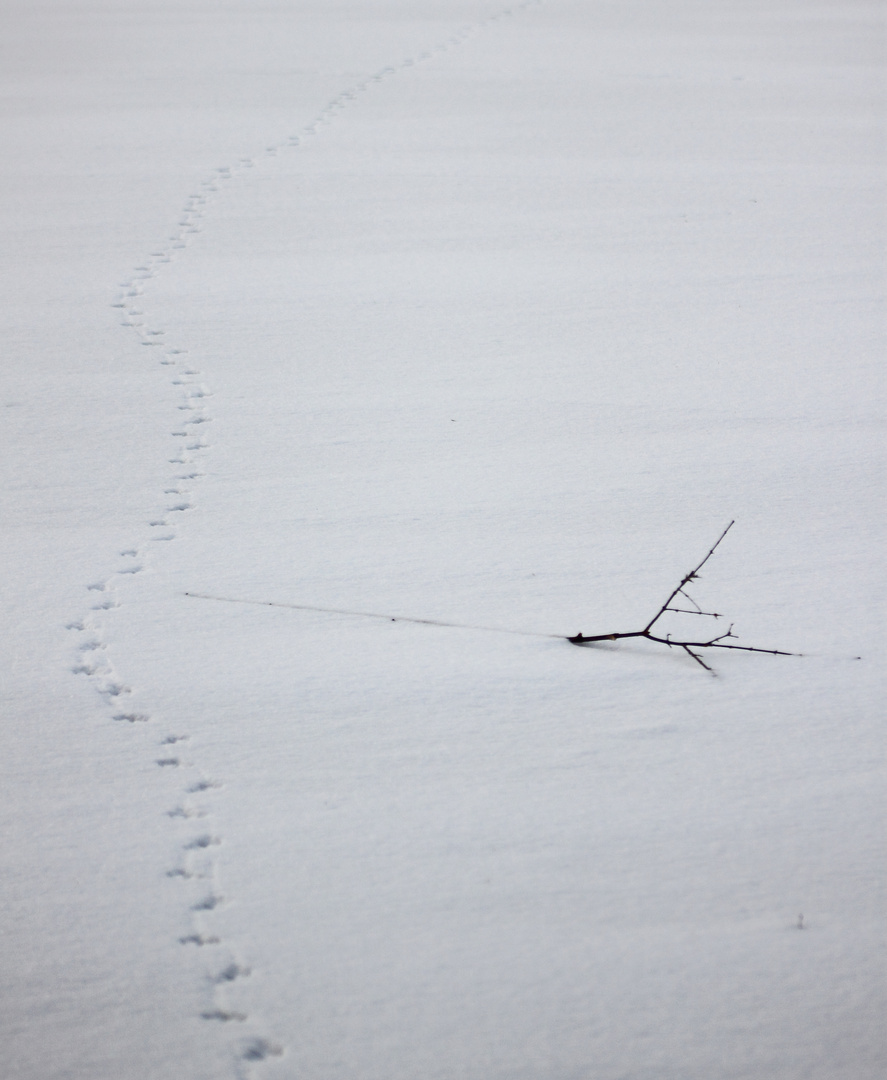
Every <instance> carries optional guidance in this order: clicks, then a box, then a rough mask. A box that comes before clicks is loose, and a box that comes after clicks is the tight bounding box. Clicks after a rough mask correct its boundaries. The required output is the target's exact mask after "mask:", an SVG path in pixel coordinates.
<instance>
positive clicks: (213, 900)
mask: <svg viewBox="0 0 887 1080" xmlns="http://www.w3.org/2000/svg"><path fill="white" fill-rule="evenodd" d="M221 902H222V898H221V896H213V895H212V894H211V895H209V896H207V897H205V898H204V899H203V900H201V901H200V902H199V903H197V904H195V905H194V906H193V907H192V908H191V910H192V911H215V909H216V908H217V907H218V906H219V904H221Z"/></svg>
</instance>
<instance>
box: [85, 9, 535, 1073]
mask: <svg viewBox="0 0 887 1080" xmlns="http://www.w3.org/2000/svg"><path fill="white" fill-rule="evenodd" d="M541 3H542V0H526V2H524V3H519V4H514V5H511V6H509V7H507V8H505V9H503V10H501V11H500V12H498V13H497V14H495V15H493V16H490V17H488V18H486V19H483V20H480V21H478V22H476V23H473V24H470V25H466V26H463V27H462V28H460V29H458V30H457V31H455V32H453V33H452V34H451V35H450V36H449V37H447V38H446V39H445V40H444V41H442V42H441V43H439V44H437V45H435V46H434V47H431V48H428V49H426V50H424V51H421V52H418V53H417V54H416V55H415V56H412V57H408V58H406V59H402V60H400V61H399V62H397V63H394V64H392V65H391V66H388V67H385V68H382V69H381V70H379V71H377V72H375V73H374V74H372V75H370V76H369V77H367V78H365V79H364V80H362V81H360V82H358V83H356V84H354V85H352V86H349V87H347V88H346V89H344V90H342V91H341V92H340V93H339V94H337V95H336V96H335V97H334V98H333V99H332V100H330V101H329V102H328V103H327V104H326V105H325V107H324V108H323V109H322V110H321V111H320V112H319V113H318V114H317V115H316V116H315V118H314V119H313V120H312V121H311V122H310V123H308V124H307V125H305V126H304V127H302V128H301V130H299V131H298V132H297V133H295V134H291V135H288V136H287V137H286V138H284V139H282V140H281V141H280V142H278V143H276V144H274V145H270V146H267V147H265V148H264V150H263V151H261V152H260V154H258V155H256V156H254V157H241V158H239V159H238V160H237V161H235V162H233V163H231V164H228V165H222V166H219V167H218V168H216V169H215V170H214V171H213V173H212V174H211V175H209V176H207V177H206V178H205V179H204V180H203V181H202V182H201V183H200V184H198V185H197V186H196V187H195V188H194V189H193V190H192V191H191V192H190V194H188V196H187V198H186V199H185V201H184V204H183V206H182V208H181V211H180V213H179V215H178V218H177V220H176V224H175V226H174V228H173V229H171V231H170V233H169V235H168V236H167V237H166V238H165V239H164V240H162V241H161V242H160V243H158V244H157V245H156V246H155V247H154V248H153V249H152V250H151V252H150V253H149V254H148V255H147V256H146V257H145V258H143V259H142V260H141V261H140V262H139V263H138V265H137V266H135V267H134V269H133V270H132V271H131V272H130V273H129V274H128V275H127V276H126V277H125V278H124V279H123V280H121V282H120V288H119V293H118V294H117V296H116V297H115V299H114V302H113V305H112V306H113V307H114V309H115V310H117V311H118V312H119V316H120V323H121V326H123V327H125V328H126V329H127V330H128V331H129V332H130V333H132V334H134V335H135V337H136V338H137V340H138V342H139V343H140V345H141V346H143V347H144V349H145V356H146V359H147V360H148V361H149V362H150V363H152V364H157V365H160V366H161V367H163V368H164V369H165V371H166V372H167V373H168V375H169V379H170V382H171V383H172V385H173V386H174V387H176V388H177V389H178V402H177V405H176V410H175V414H174V415H173V416H171V417H170V424H169V454H168V457H167V460H166V461H165V462H164V463H163V466H162V480H161V483H162V490H163V503H162V505H163V506H164V512H163V513H162V514H160V515H158V516H156V517H153V518H151V519H150V520H146V524H145V528H144V530H143V532H142V535H141V536H140V537H139V538H138V539H136V540H135V541H134V542H133V543H132V544H131V545H130V546H128V547H126V548H123V549H121V550H119V551H117V552H116V554H115V556H114V557H113V561H112V563H111V565H110V567H109V570H108V573H107V574H106V575H104V576H103V577H101V578H100V579H98V580H93V581H89V582H87V583H86V584H85V589H86V604H85V610H84V611H83V613H82V614H80V615H79V616H78V617H77V618H75V619H73V620H72V621H71V622H70V623H69V624H68V628H69V630H70V631H71V632H72V634H74V635H75V640H76V644H75V646H74V653H75V656H74V659H73V661H72V664H71V670H72V673H73V674H74V675H76V676H78V677H81V678H87V679H89V680H90V682H91V684H92V686H93V687H94V688H95V691H96V693H97V695H98V696H99V697H100V698H101V701H102V707H103V709H104V710H105V711H106V713H107V716H108V719H109V721H110V722H112V723H116V724H122V725H153V727H152V729H151V730H152V731H153V730H156V738H155V739H154V740H153V741H152V740H151V739H149V740H148V745H149V746H152V747H153V750H152V752H153V754H154V760H155V761H156V766H157V768H158V769H161V770H165V771H169V770H176V772H177V773H178V774H180V775H181V787H180V798H179V800H178V801H177V802H176V804H175V805H172V806H166V807H164V808H163V809H162V810H158V817H161V816H164V815H165V817H166V819H167V820H168V821H169V823H170V827H173V828H177V829H178V830H179V834H180V836H181V850H180V856H179V859H178V861H177V862H176V863H175V865H171V866H167V867H164V868H162V870H160V869H159V870H158V872H159V873H161V872H162V873H165V874H166V875H167V877H168V878H170V879H172V880H173V881H174V882H176V883H177V887H180V888H181V890H182V902H183V904H185V905H187V907H188V908H189V912H190V922H191V929H190V931H189V932H188V933H187V934H184V935H183V936H182V937H181V938H180V943H181V946H182V948H183V949H199V950H200V951H201V955H205V957H206V960H205V964H204V972H205V988H204V989H205V993H204V1007H203V1009H202V1012H201V1014H200V1015H201V1017H202V1018H203V1019H204V1020H205V1021H207V1022H209V1023H215V1024H218V1025H219V1026H220V1028H221V1029H222V1030H225V1031H226V1032H230V1030H231V1029H234V1030H235V1032H236V1033H235V1034H234V1037H233V1038H232V1039H231V1043H230V1045H231V1052H232V1054H233V1059H234V1063H233V1068H232V1072H233V1075H235V1076H237V1077H238V1078H246V1077H248V1076H249V1075H251V1073H252V1069H253V1067H254V1066H255V1065H256V1064H257V1063H260V1062H262V1061H263V1060H266V1059H268V1058H273V1057H278V1056H280V1055H282V1054H284V1053H285V1049H286V1048H285V1043H284V1042H283V1036H284V1033H279V1032H278V1033H273V1034H269V1033H267V1032H265V1031H263V1030H260V1029H259V1027H258V1025H254V1024H253V1023H251V1020H250V1017H249V1015H248V1014H247V1013H245V1012H242V1011H237V1010H236V1009H235V1008H233V1007H232V1006H230V1005H229V1001H228V996H229V995H228V992H229V990H230V988H231V986H232V984H233V983H234V982H235V981H238V980H242V979H248V978H249V976H250V965H249V959H248V958H247V957H243V956H240V955H237V954H236V953H235V951H234V950H232V949H231V948H230V947H229V946H228V945H227V944H226V942H225V941H224V940H223V939H222V938H221V937H220V936H219V935H218V933H216V932H214V925H213V922H214V921H213V914H214V912H215V911H217V910H218V909H219V908H220V907H221V906H222V905H224V904H225V902H226V897H225V895H224V891H223V888H222V882H221V859H222V853H223V851H224V837H223V836H221V835H219V834H218V832H217V831H215V830H214V828H213V809H212V798H214V797H216V798H217V797H218V795H219V791H218V789H220V788H221V787H222V785H221V784H219V783H218V782H217V781H216V780H215V779H214V778H213V777H212V776H210V775H207V774H206V773H205V772H204V771H203V770H201V768H200V764H199V762H198V761H195V760H193V759H192V757H191V756H189V754H188V742H189V736H188V732H187V731H186V730H170V729H169V728H168V727H167V721H166V720H165V719H163V718H160V717H154V716H152V715H150V714H149V713H148V712H144V711H141V710H140V709H139V708H138V707H137V706H134V705H133V698H134V691H133V688H132V687H130V686H129V685H128V684H127V682H126V675H125V672H120V671H118V670H117V667H116V665H115V663H114V659H113V654H114V642H113V634H112V633H111V631H110V628H109V625H108V617H109V613H110V612H112V611H113V610H114V609H116V608H119V607H120V606H121V605H123V604H125V603H126V598H127V586H128V585H129V584H130V583H131V582H132V581H133V579H134V578H135V577H136V576H137V575H139V574H141V573H142V572H143V571H144V570H146V569H148V568H149V567H153V566H155V565H158V564H161V565H162V559H163V550H164V548H165V547H166V545H168V544H171V543H175V541H176V539H177V537H178V536H179V535H180V532H181V530H182V529H183V528H184V527H185V522H186V520H187V517H188V515H189V514H192V513H195V512H196V511H197V510H198V509H199V490H200V481H201V477H202V475H203V471H204V462H205V460H206V458H207V455H208V454H210V453H211V450H212V445H213V439H212V431H213V428H212V422H213V414H212V389H211V385H210V383H209V381H208V380H207V378H206V375H205V373H204V372H203V371H202V370H201V367H200V362H199V359H198V358H196V357H194V356H192V355H190V354H189V353H188V351H187V350H185V349H182V348H180V347H178V346H177V345H176V343H175V342H173V341H171V340H170V339H169V337H168V336H167V333H166V330H165V328H164V327H163V326H162V325H159V324H158V322H157V321H155V320H154V319H152V317H151V315H150V312H149V310H148V308H149V306H150V305H149V294H150V285H151V282H152V280H153V279H156V278H157V277H158V276H159V275H162V273H163V271H164V268H165V267H166V266H167V265H168V264H170V263H171V262H173V260H175V259H177V258H179V257H181V256H182V255H183V254H184V252H185V251H186V250H187V249H188V248H189V247H190V246H191V245H192V244H194V243H195V242H196V241H197V240H198V238H199V235H200V233H201V231H202V230H203V228H204V227H205V225H206V224H207V217H208V211H209V208H210V206H211V204H212V200H213V196H214V195H215V193H216V192H219V191H220V190H221V189H222V188H223V186H224V185H226V184H230V183H232V182H233V181H236V180H237V179H238V178H244V177H247V176H248V175H249V170H250V169H251V168H253V167H254V165H255V164H256V163H257V162H258V161H259V160H260V159H262V158H264V159H270V158H274V157H275V156H277V155H279V154H283V153H286V152H288V151H292V150H295V149H297V148H298V147H299V146H300V145H301V144H302V143H303V142H304V141H305V140H306V139H311V138H313V137H316V136H317V135H318V134H319V133H320V132H321V131H322V130H323V129H324V128H325V127H326V126H327V125H329V124H330V123H331V122H332V121H333V120H335V118H336V117H337V116H338V115H339V114H340V113H341V112H343V110H345V109H347V108H348V106H349V105H350V104H351V103H352V102H353V101H354V100H355V99H357V98H359V97H360V96H361V95H363V94H366V93H368V92H370V91H371V90H372V88H373V86H374V85H375V84H377V83H380V82H382V81H384V80H387V79H390V78H393V77H394V76H396V75H398V74H400V73H402V72H405V71H406V70H407V69H409V68H411V67H414V66H416V65H417V64H421V63H423V62H425V61H428V60H431V59H432V58H433V57H436V56H439V55H440V54H443V53H446V52H449V51H450V50H452V49H454V48H456V47H457V46H459V45H461V44H463V43H464V42H465V41H467V40H468V39H469V38H471V37H473V36H474V35H475V34H477V33H479V32H481V31H482V30H484V29H486V28H488V27H490V26H492V25H494V24H495V23H497V22H499V21H501V20H504V19H508V18H510V17H512V16H514V15H517V14H520V13H521V12H523V11H526V10H527V9H529V8H532V7H537V6H539V5H540V4H541ZM288 1034H289V1035H290V1036H292V1035H293V1034H294V1033H288Z"/></svg>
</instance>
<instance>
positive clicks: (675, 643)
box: [567, 521, 802, 675]
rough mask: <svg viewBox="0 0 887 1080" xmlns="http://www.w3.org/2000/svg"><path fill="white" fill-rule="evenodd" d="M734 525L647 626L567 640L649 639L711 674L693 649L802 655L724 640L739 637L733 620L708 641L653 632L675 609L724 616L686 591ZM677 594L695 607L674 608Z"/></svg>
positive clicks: (686, 577)
mask: <svg viewBox="0 0 887 1080" xmlns="http://www.w3.org/2000/svg"><path fill="white" fill-rule="evenodd" d="M734 524H735V522H733V521H731V522H730V524H729V525H728V526H727V528H726V529H724V531H723V532H722V533H721V535H720V536H719V537H718V538H717V540H716V541H715V543H714V544H713V545H712V547H711V548H710V550H709V552H708V554H707V555H706V556H705V558H704V559H703V560H702V562H700V563H699V564H698V565H697V566H694V567H693V569H692V570H691V571H690V572H689V573H687V574H685V575H684V576H683V578H681V580H680V582H679V583H678V585H677V586H676V588H675V589H674V590H673V591H672V593H671V594H670V595H669V597H668V599H667V600H666V601H665V603H664V604H663V605H662V607H660V608H659V610H658V611H657V612H656V614H655V615H654V616H653V618H652V619H651V620H650V621H649V622H648V623H647V625H646V626H645V627H644V628H643V630H627V631H618V632H616V633H612V634H592V635H586V634H582V633H579V634H575V635H574V636H573V637H568V638H567V641H569V642H570V643H571V644H573V645H589V644H592V643H594V642H596V641H621V640H622V639H624V638H646V639H647V641H655V642H656V643H657V644H659V645H667V646H668V647H669V648H670V649H671V648H680V649H683V650H684V652H685V653H686V654H687V655H688V656H690V657H692V658H693V659H694V660H695V661H696V663H697V664H699V665H700V666H701V667H704V668H705V670H706V671H708V672H710V673H711V674H712V675H716V674H717V672H716V671H715V670H714V669H713V668H711V667H710V666H709V665H708V664H707V663H706V662H705V661H704V660H703V659H702V657H701V656H700V655H699V654H698V653H697V652H695V651H694V650H696V649H736V650H738V651H740V652H754V653H766V654H767V655H769V656H801V655H802V654H801V653H791V652H784V651H783V650H782V649H761V648H758V647H757V646H753V645H730V644H728V643H727V642H726V641H725V638H735V637H736V635H735V634H734V633H733V624H732V623H731V624H730V627H729V629H728V630H727V631H726V632H725V633H723V634H718V635H717V636H716V637H713V638H709V639H708V640H707V641H684V640H677V639H675V638H673V637H672V636H671V635H670V634H668V635H667V636H666V637H660V636H659V635H657V634H654V633H653V632H652V631H653V627H654V626H655V625H656V623H657V622H659V620H660V619H661V618H662V616H663V615H664V614H665V613H666V612H674V613H675V614H678V615H701V616H703V617H705V618H709V619H720V618H721V617H722V616H721V615H720V613H719V612H715V611H703V610H702V608H701V607H700V606H699V605H698V604H697V603H696V601H695V600H694V599H693V597H692V596H690V594H689V593H688V592H687V586H688V585H689V584H690V582H691V581H695V580H696V579H697V578H698V577H699V571H700V570H701V569H702V567H703V566H705V564H706V563H707V562H708V560H709V559H710V558H711V557H712V555H714V553H715V551H716V550H717V547H718V545H719V544H720V542H721V541H722V540H723V539H724V537H725V536H726V535H727V533H728V532H729V531H730V529H731V528H732V527H733V525H734ZM678 596H681V597H683V598H684V600H686V601H687V602H689V603H690V604H691V605H692V607H690V608H683V607H672V606H671V605H672V601H673V600H674V599H675V598H676V597H678Z"/></svg>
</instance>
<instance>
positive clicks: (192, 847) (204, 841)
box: [184, 834, 222, 851]
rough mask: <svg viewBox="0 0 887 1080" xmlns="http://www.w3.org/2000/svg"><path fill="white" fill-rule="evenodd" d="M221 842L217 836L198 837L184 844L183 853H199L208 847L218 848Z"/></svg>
mask: <svg viewBox="0 0 887 1080" xmlns="http://www.w3.org/2000/svg"><path fill="white" fill-rule="evenodd" d="M221 842H222V841H221V840H220V839H219V838H218V837H217V836H209V835H208V834H205V835H204V836H198V837H197V838H196V839H194V840H191V841H189V842H188V843H187V844H185V848H184V850H185V851H200V850H202V849H204V848H208V847H218V846H219V844H221Z"/></svg>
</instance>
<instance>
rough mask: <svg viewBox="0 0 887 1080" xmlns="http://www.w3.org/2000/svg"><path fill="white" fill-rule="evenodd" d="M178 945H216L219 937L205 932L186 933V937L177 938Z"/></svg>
mask: <svg viewBox="0 0 887 1080" xmlns="http://www.w3.org/2000/svg"><path fill="white" fill-rule="evenodd" d="M179 944H180V945H200V946H203V945H218V944H219V939H218V938H217V937H215V936H212V935H206V934H188V936H187V937H180V938H179Z"/></svg>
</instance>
